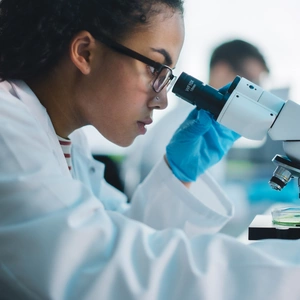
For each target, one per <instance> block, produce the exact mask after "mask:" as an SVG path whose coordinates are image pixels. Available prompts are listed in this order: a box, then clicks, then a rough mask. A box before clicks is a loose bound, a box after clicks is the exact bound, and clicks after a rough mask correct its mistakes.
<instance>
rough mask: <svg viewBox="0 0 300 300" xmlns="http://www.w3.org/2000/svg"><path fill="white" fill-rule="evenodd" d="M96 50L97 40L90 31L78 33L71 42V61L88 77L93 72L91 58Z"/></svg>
mask: <svg viewBox="0 0 300 300" xmlns="http://www.w3.org/2000/svg"><path fill="white" fill-rule="evenodd" d="M95 48H96V43H95V39H94V38H93V36H92V35H91V34H90V33H89V32H88V31H80V32H78V33H77V34H76V35H75V36H74V37H73V39H72V41H71V44H70V58H71V61H72V62H73V64H74V65H75V66H76V67H77V69H78V70H80V72H81V73H82V74H84V75H88V74H89V73H90V71H91V58H92V56H93V53H94V51H95Z"/></svg>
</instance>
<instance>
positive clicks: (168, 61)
mask: <svg viewBox="0 0 300 300" xmlns="http://www.w3.org/2000/svg"><path fill="white" fill-rule="evenodd" d="M151 50H152V51H154V52H158V53H160V54H161V55H163V56H164V58H165V60H164V64H165V65H168V66H171V65H172V64H173V61H172V58H171V55H170V53H169V52H168V51H166V50H165V49H161V48H159V49H156V48H151Z"/></svg>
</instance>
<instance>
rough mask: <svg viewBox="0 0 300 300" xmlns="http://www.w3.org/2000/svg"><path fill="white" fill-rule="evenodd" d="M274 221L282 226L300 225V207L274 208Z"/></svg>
mask: <svg viewBox="0 0 300 300" xmlns="http://www.w3.org/2000/svg"><path fill="white" fill-rule="evenodd" d="M272 222H273V224H276V225H281V226H289V227H298V226H299V227H300V207H284V208H276V209H274V210H273V211H272Z"/></svg>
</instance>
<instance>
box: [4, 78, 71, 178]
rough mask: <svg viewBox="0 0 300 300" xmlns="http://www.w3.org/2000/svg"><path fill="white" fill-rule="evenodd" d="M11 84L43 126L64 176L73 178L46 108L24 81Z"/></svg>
mask: <svg viewBox="0 0 300 300" xmlns="http://www.w3.org/2000/svg"><path fill="white" fill-rule="evenodd" d="M10 83H11V85H12V88H13V90H14V92H15V93H16V95H17V97H18V98H19V99H20V100H21V101H22V102H23V103H24V104H25V105H26V107H27V108H28V110H29V112H30V113H31V114H32V116H33V117H34V118H35V119H36V121H37V122H38V123H39V124H40V125H41V127H42V128H43V129H44V131H45V132H46V134H47V135H48V137H49V140H50V142H51V147H52V150H53V152H54V154H55V156H56V158H57V160H58V163H59V165H60V167H61V170H62V172H63V174H64V175H66V176H71V174H70V171H69V169H68V165H67V162H66V159H65V157H64V155H63V152H62V149H61V146H60V144H59V141H58V138H57V135H56V132H55V130H54V127H53V124H52V122H51V119H50V117H49V115H48V113H47V110H46V108H45V107H44V106H43V105H42V104H41V102H40V101H39V99H38V98H37V97H36V95H35V94H34V92H33V91H32V90H31V89H30V87H29V86H28V85H27V84H26V83H25V82H24V81H22V80H12V81H10Z"/></svg>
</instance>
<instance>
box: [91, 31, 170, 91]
mask: <svg viewBox="0 0 300 300" xmlns="http://www.w3.org/2000/svg"><path fill="white" fill-rule="evenodd" d="M97 39H98V40H99V41H100V42H101V43H103V44H105V45H106V46H108V47H109V48H111V49H113V50H115V51H117V52H119V53H121V54H124V55H127V56H129V57H131V58H134V59H136V60H138V61H141V62H143V63H144V64H146V65H148V66H149V67H152V68H154V71H153V73H154V74H155V78H154V80H153V82H152V88H153V90H154V91H155V92H156V93H159V92H161V91H162V90H163V89H164V88H165V87H166V86H167V91H169V90H171V88H172V86H173V85H174V83H175V81H176V76H174V75H173V71H172V69H171V68H170V67H168V66H166V65H164V64H160V63H158V62H156V61H154V60H152V59H150V58H148V57H146V56H144V55H142V54H140V53H138V52H135V51H134V50H131V49H129V48H127V47H125V46H123V45H121V44H119V43H117V42H115V41H113V40H111V39H109V38H107V37H105V36H100V37H97Z"/></svg>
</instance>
